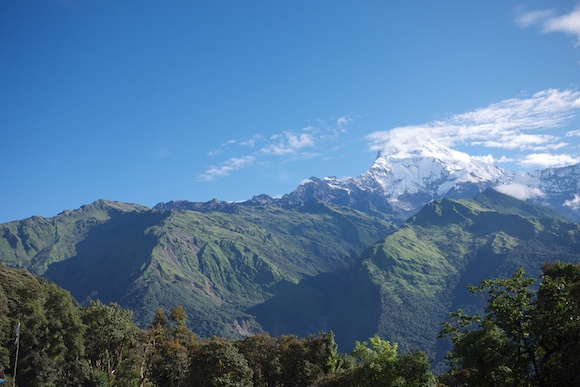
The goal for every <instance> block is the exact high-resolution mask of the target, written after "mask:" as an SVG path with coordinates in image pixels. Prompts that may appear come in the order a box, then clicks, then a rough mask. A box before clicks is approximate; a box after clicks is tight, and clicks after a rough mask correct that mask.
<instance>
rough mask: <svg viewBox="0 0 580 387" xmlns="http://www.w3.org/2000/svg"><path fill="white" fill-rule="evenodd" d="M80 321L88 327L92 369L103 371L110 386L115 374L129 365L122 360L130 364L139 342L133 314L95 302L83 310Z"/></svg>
mask: <svg viewBox="0 0 580 387" xmlns="http://www.w3.org/2000/svg"><path fill="white" fill-rule="evenodd" d="M82 319H83V322H84V323H85V325H86V326H87V333H86V335H85V348H86V358H87V359H88V360H89V362H90V364H91V367H92V368H93V369H98V370H100V371H104V372H106V373H107V375H108V378H109V381H110V382H111V383H113V382H114V381H115V373H117V372H119V371H121V370H123V367H125V366H127V365H128V364H127V363H124V361H126V360H127V362H128V363H132V362H131V361H130V360H131V359H130V355H131V353H132V352H133V351H134V350H135V347H136V346H137V343H138V342H137V339H138V328H137V327H136V326H135V324H134V323H133V313H132V312H131V311H130V310H127V309H123V308H121V306H119V305H118V304H116V303H110V304H108V305H105V304H102V303H101V302H100V301H98V300H97V301H91V302H90V304H89V305H88V306H87V307H85V308H83V311H82ZM124 372H125V373H126V372H127V370H126V369H125V370H124Z"/></svg>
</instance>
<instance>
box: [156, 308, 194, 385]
mask: <svg viewBox="0 0 580 387" xmlns="http://www.w3.org/2000/svg"><path fill="white" fill-rule="evenodd" d="M170 316H171V322H172V324H171V325H170V324H169V323H168V321H167V316H166V315H165V312H164V311H163V310H162V309H157V311H156V313H155V318H154V320H153V324H152V326H151V327H150V329H149V337H150V339H149V340H150V346H151V348H150V352H149V355H148V356H149V369H150V372H149V373H148V375H149V376H148V377H149V379H150V380H152V381H153V382H154V383H156V384H157V385H163V386H175V387H179V386H184V385H185V384H186V382H187V377H188V373H189V353H190V352H191V351H192V350H193V348H194V346H195V335H194V334H193V332H191V330H190V329H189V328H187V326H186V325H185V321H186V320H187V315H186V313H185V310H184V309H183V307H181V306H179V305H178V306H176V307H174V308H172V309H171V311H170Z"/></svg>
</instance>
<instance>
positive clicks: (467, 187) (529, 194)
mask: <svg viewBox="0 0 580 387" xmlns="http://www.w3.org/2000/svg"><path fill="white" fill-rule="evenodd" d="M490 187H496V188H498V189H500V190H501V191H502V192H504V193H506V194H510V195H513V196H514V197H517V198H519V199H529V200H531V201H533V202H534V203H537V204H542V205H544V206H548V207H550V208H552V209H555V210H557V211H559V212H561V213H563V214H565V215H567V216H569V217H571V218H573V219H576V220H580V164H578V165H575V166H569V167H563V168H551V169H545V170H538V171H532V172H510V171H506V170H504V169H502V168H499V167H497V166H495V165H493V164H490V163H488V162H485V161H483V160H482V159H480V158H477V157H472V156H470V155H468V154H466V153H463V152H458V151H456V150H453V149H450V148H448V147H446V146H445V145H443V144H441V143H439V142H437V141H436V140H433V139H430V138H426V139H415V140H414V142H413V143H412V144H401V145H400V146H397V147H392V149H389V150H384V151H381V152H380V153H379V154H378V156H377V158H376V160H375V162H374V163H373V165H372V166H371V167H370V168H369V170H367V171H365V172H364V173H362V174H361V175H360V176H358V177H356V178H350V177H349V178H345V179H337V178H336V177H328V178H324V179H317V178H310V179H308V180H306V181H305V182H303V183H302V184H301V185H300V186H299V187H298V188H297V189H296V190H295V191H294V192H292V193H290V194H287V195H285V196H284V197H282V198H281V199H280V200H281V201H282V202H283V203H298V202H300V201H304V200H310V199H313V198H316V199H320V200H324V201H328V202H331V203H337V204H341V205H345V206H350V207H352V208H356V209H358V210H360V211H364V212H367V213H369V214H373V215H379V216H383V217H386V218H388V219H390V220H393V221H398V222H399V223H400V224H402V223H403V222H404V221H405V220H406V219H407V218H408V217H410V216H413V215H414V214H416V213H417V211H419V210H420V209H421V208H422V207H423V206H424V205H425V204H427V203H429V202H431V201H433V200H437V199H442V198H455V199H460V198H471V197H473V196H475V195H477V194H478V193H480V192H483V191H484V190H485V189H487V188H490Z"/></svg>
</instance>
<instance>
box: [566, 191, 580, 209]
mask: <svg viewBox="0 0 580 387" xmlns="http://www.w3.org/2000/svg"><path fill="white" fill-rule="evenodd" d="M564 205H565V206H566V207H569V208H571V209H573V210H577V209H579V208H580V195H578V194H574V199H571V200H566V201H565V202H564Z"/></svg>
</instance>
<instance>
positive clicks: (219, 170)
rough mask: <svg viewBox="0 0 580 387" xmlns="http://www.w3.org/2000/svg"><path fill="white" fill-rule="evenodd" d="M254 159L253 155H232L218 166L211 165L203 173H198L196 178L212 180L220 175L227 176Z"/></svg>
mask: <svg viewBox="0 0 580 387" xmlns="http://www.w3.org/2000/svg"><path fill="white" fill-rule="evenodd" d="M255 159H256V158H255V157H254V156H244V157H233V158H231V159H229V160H227V161H226V162H224V163H223V164H222V165H221V166H219V167H215V166H212V167H211V168H209V169H208V170H206V171H205V172H204V173H202V174H200V175H199V176H198V177H197V180H199V181H212V180H215V179H218V178H221V177H225V176H229V175H230V173H232V172H233V171H236V170H239V169H242V168H245V167H248V166H250V165H252V164H253V163H254V161H255Z"/></svg>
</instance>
